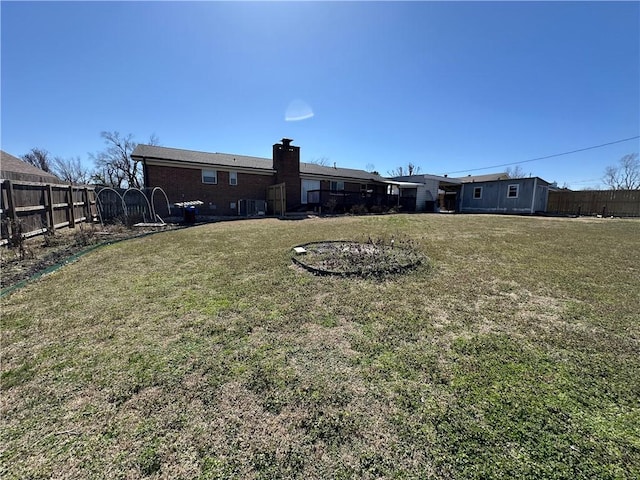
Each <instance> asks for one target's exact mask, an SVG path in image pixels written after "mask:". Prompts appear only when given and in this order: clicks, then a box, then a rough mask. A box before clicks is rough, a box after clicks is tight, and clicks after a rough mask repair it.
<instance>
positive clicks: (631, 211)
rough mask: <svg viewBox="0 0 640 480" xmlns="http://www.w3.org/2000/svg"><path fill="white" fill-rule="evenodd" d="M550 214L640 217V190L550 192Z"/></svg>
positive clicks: (548, 207) (548, 210)
mask: <svg viewBox="0 0 640 480" xmlns="http://www.w3.org/2000/svg"><path fill="white" fill-rule="evenodd" d="M547 212H548V213H558V214H566V215H602V216H603V217H606V216H615V217H640V190H582V191H570V190H568V191H564V190H561V191H556V192H549V202H548V204H547Z"/></svg>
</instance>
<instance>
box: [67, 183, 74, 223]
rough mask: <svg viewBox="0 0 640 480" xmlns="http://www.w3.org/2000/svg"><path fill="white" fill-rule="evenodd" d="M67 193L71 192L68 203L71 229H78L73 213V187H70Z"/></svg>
mask: <svg viewBox="0 0 640 480" xmlns="http://www.w3.org/2000/svg"><path fill="white" fill-rule="evenodd" d="M67 191H68V192H69V202H68V203H67V209H68V218H69V228H76V216H75V212H74V211H73V185H69V188H68V189H67Z"/></svg>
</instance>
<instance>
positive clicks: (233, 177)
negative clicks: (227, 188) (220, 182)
mask: <svg viewBox="0 0 640 480" xmlns="http://www.w3.org/2000/svg"><path fill="white" fill-rule="evenodd" d="M229 185H238V172H229Z"/></svg>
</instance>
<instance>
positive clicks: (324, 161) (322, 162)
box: [309, 157, 330, 167]
mask: <svg viewBox="0 0 640 480" xmlns="http://www.w3.org/2000/svg"><path fill="white" fill-rule="evenodd" d="M309 163H313V164H314V165H320V166H322V167H328V166H330V163H329V159H328V158H327V157H318V158H312V159H311V160H309Z"/></svg>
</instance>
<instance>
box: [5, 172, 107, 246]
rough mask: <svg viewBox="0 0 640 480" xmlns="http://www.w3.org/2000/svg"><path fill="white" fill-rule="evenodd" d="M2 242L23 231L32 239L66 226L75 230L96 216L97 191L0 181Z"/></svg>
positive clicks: (51, 184)
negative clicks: (78, 225)
mask: <svg viewBox="0 0 640 480" xmlns="http://www.w3.org/2000/svg"><path fill="white" fill-rule="evenodd" d="M0 181H1V182H2V183H1V186H2V196H1V204H0V214H1V216H2V222H1V240H0V244H2V245H4V244H6V243H8V241H9V239H10V238H11V237H12V236H13V235H15V234H16V233H18V232H20V234H21V236H24V237H31V236H34V235H39V234H43V233H45V232H47V231H53V230H56V229H59V228H63V227H69V228H75V226H76V224H78V223H82V222H93V221H94V219H95V218H96V216H97V206H96V192H95V189H94V187H92V186H87V185H61V184H53V183H36V182H25V181H19V180H0Z"/></svg>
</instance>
